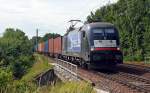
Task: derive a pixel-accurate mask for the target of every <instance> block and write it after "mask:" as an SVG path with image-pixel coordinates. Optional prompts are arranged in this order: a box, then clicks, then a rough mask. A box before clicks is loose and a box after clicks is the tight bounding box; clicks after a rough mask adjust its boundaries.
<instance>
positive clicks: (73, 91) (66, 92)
mask: <svg viewBox="0 0 150 93" xmlns="http://www.w3.org/2000/svg"><path fill="white" fill-rule="evenodd" d="M38 93H96V92H95V91H94V90H93V87H92V86H91V85H90V84H88V83H85V82H66V83H62V82H61V83H57V84H56V85H55V86H50V87H47V86H44V87H41V88H40V89H39V91H38Z"/></svg>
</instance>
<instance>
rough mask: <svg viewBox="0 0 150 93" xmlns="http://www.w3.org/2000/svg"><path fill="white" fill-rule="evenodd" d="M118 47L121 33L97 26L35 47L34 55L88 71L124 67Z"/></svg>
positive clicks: (111, 28)
mask: <svg viewBox="0 0 150 93" xmlns="http://www.w3.org/2000/svg"><path fill="white" fill-rule="evenodd" d="M119 46H120V42H119V33H118V30H117V29H116V28H115V26H114V25H113V24H111V23H106V22H95V23H89V24H85V25H83V26H82V27H80V28H76V29H73V30H71V31H68V32H67V33H66V34H65V35H64V36H60V37H57V38H55V39H53V38H51V39H49V40H47V41H45V42H42V43H39V44H38V45H35V47H36V48H35V51H37V52H39V53H44V54H47V55H49V56H51V57H57V58H59V59H63V60H66V61H69V62H72V63H75V64H78V65H81V66H84V67H88V68H110V67H112V66H116V65H117V64H122V63H123V55H122V52H121V50H120V47H119ZM37 47H38V48H37Z"/></svg>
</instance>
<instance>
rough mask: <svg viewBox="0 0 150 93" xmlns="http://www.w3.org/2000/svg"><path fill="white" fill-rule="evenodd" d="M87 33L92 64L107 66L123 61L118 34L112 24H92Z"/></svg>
mask: <svg viewBox="0 0 150 93" xmlns="http://www.w3.org/2000/svg"><path fill="white" fill-rule="evenodd" d="M89 34H90V61H91V64H92V65H94V66H98V67H100V66H106V67H108V66H114V65H116V64H121V63H123V56H122V52H121V50H120V42H119V34H118V31H117V29H116V28H115V27H114V26H113V25H110V24H101V25H100V24H95V26H94V25H92V26H91V29H90V33H89Z"/></svg>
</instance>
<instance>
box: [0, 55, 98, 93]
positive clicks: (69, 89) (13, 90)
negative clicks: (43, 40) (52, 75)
mask: <svg viewBox="0 0 150 93" xmlns="http://www.w3.org/2000/svg"><path fill="white" fill-rule="evenodd" d="M34 56H35V59H36V62H35V63H34V65H33V67H32V68H31V69H30V70H29V71H28V73H26V75H24V76H23V77H22V79H21V80H14V81H13V82H12V83H10V84H9V86H7V87H6V88H5V89H4V92H3V93H96V92H95V91H94V90H93V87H92V86H91V85H90V84H88V83H85V82H65V83H64V82H61V81H58V82H57V83H56V84H55V85H46V86H42V87H38V86H37V85H36V84H35V83H34V82H32V81H33V80H34V78H35V77H36V76H37V75H39V74H40V73H43V72H45V71H47V70H49V69H53V66H52V65H50V64H49V62H50V61H51V62H52V60H50V59H48V58H47V57H45V56H43V55H39V54H35V55H34Z"/></svg>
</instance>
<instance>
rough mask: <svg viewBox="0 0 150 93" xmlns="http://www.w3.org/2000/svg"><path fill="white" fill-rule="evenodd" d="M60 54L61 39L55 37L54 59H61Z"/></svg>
mask: <svg viewBox="0 0 150 93" xmlns="http://www.w3.org/2000/svg"><path fill="white" fill-rule="evenodd" d="M61 53H62V37H61V36H60V37H57V38H55V39H54V57H58V58H61Z"/></svg>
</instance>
